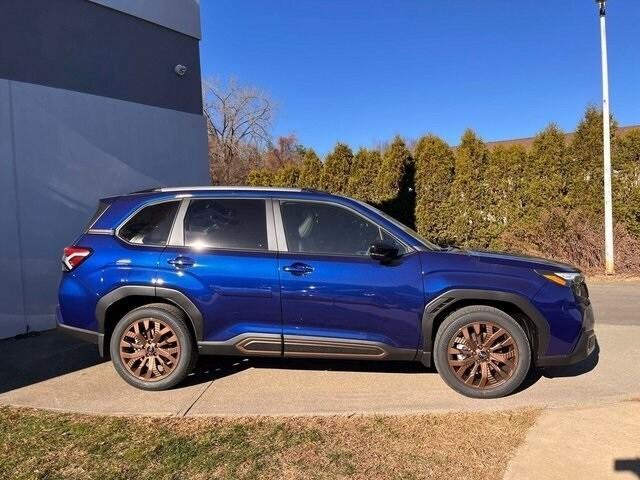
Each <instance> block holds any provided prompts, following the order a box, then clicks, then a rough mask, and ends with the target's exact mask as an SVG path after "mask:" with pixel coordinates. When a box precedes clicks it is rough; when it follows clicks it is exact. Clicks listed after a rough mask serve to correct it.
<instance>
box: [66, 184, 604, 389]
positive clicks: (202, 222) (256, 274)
mask: <svg viewBox="0 0 640 480" xmlns="http://www.w3.org/2000/svg"><path fill="white" fill-rule="evenodd" d="M62 263H63V270H64V273H63V276H62V281H61V284H60V292H59V300H60V305H59V308H58V324H59V327H60V328H62V329H64V330H66V331H68V332H69V333H72V334H75V335H77V336H80V337H82V338H84V339H86V340H90V341H92V342H94V343H97V345H98V349H99V351H100V354H101V355H103V356H107V355H108V356H110V357H111V359H112V361H113V364H114V366H115V368H116V370H117V371H118V373H119V374H120V375H121V376H122V378H123V379H124V380H126V381H127V382H128V383H130V384H132V385H134V386H136V387H139V388H143V389H147V390H162V389H166V388H170V387H173V386H175V385H177V384H178V383H180V382H181V381H182V380H183V379H184V378H185V377H186V376H187V375H189V373H190V372H191V371H192V369H193V368H194V366H195V364H196V361H197V358H198V355H199V354H206V355H239V356H247V357H248V356H272V357H315V358H335V359H358V360H414V361H419V362H422V363H423V364H424V365H426V366H430V365H432V364H434V365H435V367H436V369H437V370H438V372H439V373H440V375H441V376H442V378H443V379H444V381H445V382H446V383H447V384H449V385H450V386H451V387H452V388H454V389H455V390H457V391H458V392H460V393H462V394H464V395H468V396H471V397H480V398H490V397H500V396H503V395H507V394H509V393H511V392H512V391H513V390H514V389H516V388H517V387H518V386H519V385H520V384H521V383H522V381H523V380H524V378H525V376H526V375H527V372H528V371H529V369H530V368H531V367H532V366H540V367H543V366H550V365H567V364H571V363H575V362H578V361H580V360H582V359H584V358H585V357H587V356H588V355H589V354H590V353H591V352H592V351H593V349H594V348H595V343H596V339H595V335H594V331H593V324H594V318H593V313H592V308H591V305H590V301H589V294H588V291H587V287H586V285H585V281H584V278H583V276H582V275H581V273H580V272H579V271H578V270H577V269H576V268H574V267H571V266H569V265H565V264H561V263H557V262H553V261H549V260H544V259H540V258H534V257H523V256H513V255H508V254H499V253H491V252H480V251H470V250H463V249H459V248H454V247H446V248H443V247H439V246H437V245H434V244H433V243H431V242H429V240H427V239H425V238H423V237H422V236H421V235H419V234H418V233H416V232H414V231H413V230H411V229H409V228H408V227H406V226H404V225H402V224H401V223H399V222H397V221H396V220H394V219H393V218H390V217H389V216H387V215H386V214H384V213H383V212H381V211H379V210H377V209H375V208H373V207H371V206H370V205H367V204H365V203H363V202H360V201H357V200H353V199H351V198H346V197H342V196H336V195H331V194H328V193H324V192H319V191H314V190H304V189H284V188H282V189H275V188H246V187H193V188H158V189H153V190H147V191H143V192H136V193H132V194H129V195H122V196H117V197H111V198H105V199H103V200H101V201H100V205H99V208H98V210H97V212H96V214H95V216H94V218H93V219H92V220H91V221H90V223H89V226H88V227H87V229H86V230H85V231H84V233H82V235H80V237H79V238H78V239H77V240H76V241H75V242H74V243H73V245H72V246H70V247H68V248H66V249H65V250H64V256H63V258H62Z"/></svg>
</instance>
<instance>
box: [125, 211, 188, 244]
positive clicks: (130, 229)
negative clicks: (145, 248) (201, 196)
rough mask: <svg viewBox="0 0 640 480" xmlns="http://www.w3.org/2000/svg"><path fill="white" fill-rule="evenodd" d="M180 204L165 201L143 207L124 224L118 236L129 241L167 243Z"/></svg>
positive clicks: (136, 242)
mask: <svg viewBox="0 0 640 480" xmlns="http://www.w3.org/2000/svg"><path fill="white" fill-rule="evenodd" d="M179 204H180V202H165V203H158V204H155V205H149V206H148V207H145V208H143V209H142V210H140V211H139V212H138V213H136V214H135V215H134V216H133V217H132V218H131V219H130V220H129V221H128V222H127V223H125V224H124V225H123V226H122V228H121V229H120V231H119V232H118V236H119V237H120V238H122V239H123V240H125V241H127V242H129V243H135V244H140V245H156V246H163V245H166V244H167V239H168V238H169V232H170V231H171V226H172V225H173V219H174V217H175V215H176V212H177V211H178V205H179Z"/></svg>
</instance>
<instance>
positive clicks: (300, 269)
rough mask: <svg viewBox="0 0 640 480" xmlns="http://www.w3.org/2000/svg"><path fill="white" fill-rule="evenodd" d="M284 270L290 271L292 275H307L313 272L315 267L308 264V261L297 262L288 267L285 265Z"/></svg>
mask: <svg viewBox="0 0 640 480" xmlns="http://www.w3.org/2000/svg"><path fill="white" fill-rule="evenodd" d="M283 270H284V271H285V272H289V273H290V274H292V275H297V276H300V275H307V274H309V273H311V272H313V267H312V266H310V265H307V264H306V263H299V262H296V263H294V264H292V265H289V266H288V267H284V268H283Z"/></svg>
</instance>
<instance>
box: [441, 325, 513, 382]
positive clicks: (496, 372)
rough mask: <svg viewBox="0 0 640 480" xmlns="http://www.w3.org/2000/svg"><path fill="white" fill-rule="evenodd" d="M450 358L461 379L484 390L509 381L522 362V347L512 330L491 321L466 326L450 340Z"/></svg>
mask: <svg viewBox="0 0 640 480" xmlns="http://www.w3.org/2000/svg"><path fill="white" fill-rule="evenodd" d="M447 361H448V364H449V367H450V368H451V369H452V370H453V373H454V374H455V375H456V377H457V378H458V379H460V381H461V382H463V383H464V384H465V385H468V386H470V387H472V388H477V389H481V390H485V389H492V388H496V387H497V386H500V385H502V384H504V383H505V382H506V381H508V380H509V379H510V378H511V377H512V375H513V372H514V371H515V369H516V367H517V365H518V346H517V345H516V343H515V341H514V339H513V337H512V336H511V334H510V333H509V331H508V330H507V329H506V328H504V327H501V326H499V325H497V324H495V323H493V322H490V321H475V322H472V323H469V324H467V325H464V326H462V327H461V328H460V329H459V330H458V331H457V332H456V334H455V335H454V336H453V337H452V338H451V340H450V341H449V345H448V348H447Z"/></svg>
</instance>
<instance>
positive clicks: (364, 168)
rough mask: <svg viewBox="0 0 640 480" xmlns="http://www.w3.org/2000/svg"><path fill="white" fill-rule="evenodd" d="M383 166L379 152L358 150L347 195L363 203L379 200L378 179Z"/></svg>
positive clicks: (354, 158)
mask: <svg viewBox="0 0 640 480" xmlns="http://www.w3.org/2000/svg"><path fill="white" fill-rule="evenodd" d="M381 164H382V157H381V155H380V152H379V151H378V150H368V149H366V148H361V149H360V150H358V152H357V153H356V155H355V157H353V163H352V165H351V175H350V176H349V180H348V182H347V195H349V196H350V197H353V198H357V199H358V200H362V201H363V202H374V201H375V200H376V199H377V181H376V179H377V176H378V172H380V170H381V168H382V167H381Z"/></svg>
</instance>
